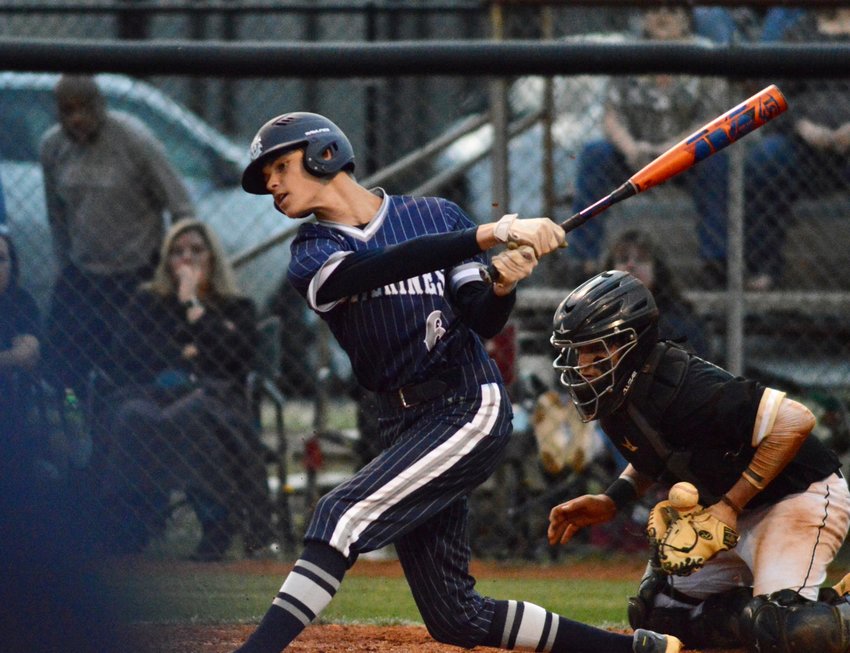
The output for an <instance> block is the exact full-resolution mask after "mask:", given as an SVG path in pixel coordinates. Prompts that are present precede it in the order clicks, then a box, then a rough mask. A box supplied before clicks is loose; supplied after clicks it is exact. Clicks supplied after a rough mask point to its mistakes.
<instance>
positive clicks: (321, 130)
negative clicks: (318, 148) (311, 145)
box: [304, 127, 331, 136]
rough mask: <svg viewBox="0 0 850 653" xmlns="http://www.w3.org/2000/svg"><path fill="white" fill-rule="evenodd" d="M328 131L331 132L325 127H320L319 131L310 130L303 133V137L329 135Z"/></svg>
mask: <svg viewBox="0 0 850 653" xmlns="http://www.w3.org/2000/svg"><path fill="white" fill-rule="evenodd" d="M330 131H331V130H330V129H329V128H327V127H320V128H319V129H310V130H308V131H305V132H304V135H305V136H313V135H314V134H321V133H328V134H329V133H330Z"/></svg>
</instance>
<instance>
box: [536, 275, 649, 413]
mask: <svg viewBox="0 0 850 653" xmlns="http://www.w3.org/2000/svg"><path fill="white" fill-rule="evenodd" d="M657 340H658V308H657V307H656V305H655V300H654V299H653V297H652V293H651V292H650V291H649V290H648V289H647V288H646V286H644V285H643V284H642V283H641V282H640V281H639V280H638V279H636V278H635V277H633V276H632V275H631V274H629V273H628V272H621V271H618V270H610V271H608V272H602V273H601V274H597V275H596V276H595V277H593V278H592V279H589V280H587V281H585V282H584V283H583V284H582V285H580V286H579V287H578V288H576V289H575V290H573V291H572V292H571V293H570V294H569V295H567V297H566V298H565V299H564V300H563V301H562V302H561V304H560V305H559V306H558V310H556V311H555V318H554V321H553V327H552V338H551V343H552V346H553V347H555V348H556V349H557V350H558V351H559V355H558V357H557V358H556V359H555V362H554V363H553V366H554V368H555V369H556V370H560V372H561V383H562V384H563V385H564V386H566V388H567V389H568V390H569V391H570V395H571V396H572V399H573V403H575V405H576V407H577V408H578V410H579V413H580V414H581V416H582V419H583V420H584V421H589V420H592V419H596V418H597V417H605V416H606V415H609V414H611V413H612V412H613V411H614V410H616V409H617V407H619V406H620V404H621V403H622V402H623V399H624V398H625V395H626V393H627V392H628V388H629V387H630V385H631V381H630V380H631V378H632V376H633V374H634V372H635V371H636V370H637V369H638V368H639V367H640V366H641V365H642V364H643V362H644V361H645V360H646V357H647V356H648V355H649V352H650V351H652V348H653V347H654V346H655V343H656V342H657ZM582 349H585V351H589V352H592V353H593V356H588V360H587V361H582V364H580V363H579V352H580V351H581V350H582Z"/></svg>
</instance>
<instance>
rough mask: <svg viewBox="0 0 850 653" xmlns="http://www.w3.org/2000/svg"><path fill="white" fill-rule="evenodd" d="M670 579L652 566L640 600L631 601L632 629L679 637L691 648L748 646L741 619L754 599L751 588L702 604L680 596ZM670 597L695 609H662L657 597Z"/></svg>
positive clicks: (741, 589)
mask: <svg viewBox="0 0 850 653" xmlns="http://www.w3.org/2000/svg"><path fill="white" fill-rule="evenodd" d="M668 578H669V577H668V576H667V575H666V574H664V573H663V572H662V571H660V570H658V569H653V568H652V567H651V566H650V567H648V568H647V571H646V573H645V574H644V576H643V578H642V579H641V582H640V586H639V587H638V594H637V596H632V597H630V598H629V607H628V615H629V625H631V627H632V628H633V629H637V628H646V629H648V630H654V631H655V632H659V633H667V634H670V635H675V636H676V637H678V638H679V639H681V640H682V642H684V643H685V644H686V645H687V646H690V647H697V648H704V647H710V646H711V647H718V648H733V647H736V646H741V644H742V643H743V642H744V636H743V628H742V623H741V615H742V613H743V612H744V608H745V606H746V605H747V604H748V602H749V601H750V599H751V598H752V592H751V590H750V589H749V588H746V587H742V588H736V589H734V590H730V591H728V592H722V593H720V594H715V595H714V596H710V597H709V598H708V599H706V600H705V601H702V602H700V601H698V600H695V599H691V598H690V597H686V596H683V595H681V594H679V595H676V593H675V591H674V590H673V589H672V588H671V587H670V586H669V582H668ZM659 594H666V595H667V596H671V597H672V598H675V599H677V600H680V601H684V602H686V603H691V604H693V606H694V607H680V608H659V607H656V606H655V597H656V596H658V595H659Z"/></svg>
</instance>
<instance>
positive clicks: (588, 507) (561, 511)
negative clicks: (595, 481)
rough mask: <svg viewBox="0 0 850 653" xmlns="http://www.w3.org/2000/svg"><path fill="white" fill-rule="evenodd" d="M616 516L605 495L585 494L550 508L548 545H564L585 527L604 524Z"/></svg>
mask: <svg viewBox="0 0 850 653" xmlns="http://www.w3.org/2000/svg"><path fill="white" fill-rule="evenodd" d="M616 514H617V506H615V505H614V501H613V500H612V499H611V497H609V496H608V495H605V494H585V495H584V496H581V497H578V498H576V499H570V500H569V501H567V502H566V503H562V504H560V505H557V506H555V507H554V508H552V510H551V512H550V513H549V530H548V532H547V536H548V538H549V544H550V545H552V546H554V545H556V544H566V543H567V542H569V541H570V539H572V537H573V535H575V534H576V533H578V532H579V531H580V530H581V529H582V528H584V527H585V526H593V525H594V524H604V523H605V522H608V521H611V520H612V519H613V518H614V515H616Z"/></svg>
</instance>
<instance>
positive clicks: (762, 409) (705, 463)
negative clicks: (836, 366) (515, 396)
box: [548, 271, 850, 653]
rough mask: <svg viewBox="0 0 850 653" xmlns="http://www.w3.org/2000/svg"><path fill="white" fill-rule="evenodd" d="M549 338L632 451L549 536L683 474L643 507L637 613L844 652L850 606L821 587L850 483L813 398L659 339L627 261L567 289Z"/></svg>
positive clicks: (563, 538) (726, 640)
mask: <svg viewBox="0 0 850 653" xmlns="http://www.w3.org/2000/svg"><path fill="white" fill-rule="evenodd" d="M551 343H552V345H553V346H554V347H555V349H556V351H557V357H556V359H555V362H554V366H555V368H556V369H558V370H559V371H560V372H561V376H560V380H561V383H562V384H563V385H564V386H566V388H567V389H568V390H569V393H570V396H571V398H572V400H573V403H574V404H575V405H576V407H577V408H578V410H579V412H580V413H581V414H582V418H583V419H584V420H586V421H590V420H599V423H600V426H601V427H602V429H603V431H604V432H605V434H606V435H607V437H608V438H609V439H610V440H611V442H612V443H613V444H614V445H615V446H616V447H617V449H618V450H619V451H620V452H621V453H622V454H623V456H624V457H625V458H626V460H627V461H628V463H629V464H628V466H627V467H626V468H625V470H624V471H623V473H622V474H621V475H620V477H619V478H618V479H616V480H615V481H614V482H613V483H612V484H611V485H610V487H609V488H608V489H607V490H606V491H605V492H604V493H603V494H596V495H585V496H581V497H577V498H574V499H571V500H569V501H566V502H565V503H561V504H560V505H557V506H555V507H554V508H553V509H552V511H551V513H550V517H549V519H550V523H549V533H548V536H549V541H550V543H551V544H553V545H554V544H559V543H560V544H564V543H566V542H567V541H568V540H569V539H570V538H571V537H572V536H573V535H575V534H576V533H577V532H578V531H579V530H581V529H582V528H584V527H585V526H590V525H593V524H601V523H604V522H607V521H609V520H611V519H612V518H613V517H614V516H615V514H616V513H617V511H618V510H620V509H622V508H624V507H625V506H627V505H628V504H630V503H631V502H632V501H634V500H635V499H637V498H638V497H640V496H642V495H643V494H644V493H646V491H647V490H648V489H649V488H650V487H651V486H653V485H654V484H655V483H656V482H660V483H663V484H666V485H674V484H675V485H674V487H673V490H674V491H675V492H673V495H672V496H671V498H670V499H668V500H666V501H662V502H660V503H659V504H658V505H656V506H655V508H654V509H653V510H652V512H651V516H650V518H649V523H648V525H647V535H648V538H649V540H650V543H651V547H652V550H653V555H652V559H651V560H650V562H649V565H648V566H647V570H646V573H645V575H644V577H643V579H642V580H641V583H640V586H639V588H638V592H637V596H635V597H633V598H632V599H630V602H629V621H630V623H631V625H632V627H643V628H648V627H651V628H653V629H655V630H660V631H662V632H667V633H672V634H674V635H676V636H677V637H679V638H680V639H681V640H682V641H683V643H684V644H685V645H686V646H687V647H689V648H690V647H694V648H707V647H722V648H728V647H741V646H746V647H749V648H750V649H752V650H758V651H761V652H764V651H777V652H779V651H803V650H805V651H829V652H830V653H833V652H836V651H842V652H844V651H847V650H848V648H847V646H846V644H845V643H846V642H848V638H847V636H846V631H847V621H846V619H847V616H846V615H848V614H850V610H848V607H850V606H848V605H847V603H846V600H845V599H844V597H843V596H842V595H841V594H839V593H837V592H831V593H828V594H827V595H825V594H823V593H822V592H820V586H821V584H822V583H823V582H824V580H825V579H826V572H827V566H828V565H829V564H830V563H831V562H832V560H833V558H834V557H835V555H836V553H837V552H838V550H839V548H840V547H841V546H842V543H843V541H844V538H845V536H846V535H847V530H848V524H850V492H848V489H847V483H846V481H845V480H844V478H843V476H842V475H841V472H840V463H839V461H838V458H837V456H836V455H835V453H834V452H832V451H830V450H828V449H827V448H826V447H825V446H824V445H823V444H822V443H821V442H820V441H819V440H818V439H817V438H814V437H809V434H810V433H811V431H812V429H813V428H814V425H815V419H814V416H813V415H812V413H811V411H810V410H809V409H808V408H806V407H805V406H804V405H802V404H800V403H799V402H797V401H794V400H792V399H790V398H789V397H787V396H786V395H785V393H784V392H781V391H780V390H777V389H774V388H769V387H765V386H764V385H762V384H761V383H759V382H758V381H755V380H751V379H746V378H742V377H735V376H733V375H732V374H730V373H728V372H727V371H725V370H723V369H721V368H719V367H717V366H715V365H713V364H711V363H709V362H707V361H704V360H702V359H700V358H698V357H696V356H694V355H693V354H692V353H690V352H689V351H688V350H686V349H685V348H683V347H682V346H680V345H678V344H676V343H674V342H669V341H661V340H659V338H658V309H657V307H656V304H655V301H654V298H653V296H652V294H651V293H650V292H649V290H647V288H646V287H645V286H644V285H643V284H642V283H641V282H640V281H638V280H637V279H636V278H635V277H633V276H632V275H631V274H629V273H628V272H620V271H608V272H603V273H602V274H598V275H596V276H595V277H593V278H591V279H589V280H588V281H586V282H585V283H584V284H582V285H580V286H579V287H578V288H576V289H575V290H574V291H573V292H572V293H570V294H569V295H568V296H567V297H566V298H565V299H564V300H563V301H562V302H561V304H560V306H559V307H558V309H557V311H556V312H555V316H554V325H553V334H552V338H551ZM683 481H686V482H688V483H690V484H692V485H693V487H692V488H690V487H688V486H686V485H683V484H682V482H683ZM697 497H699V499H700V502H699V504H698V503H697ZM789 597H791V598H789ZM808 622H812V623H817V624H818V627H817V628H816V629H808V628H802V626H801V624H805V623H808Z"/></svg>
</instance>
